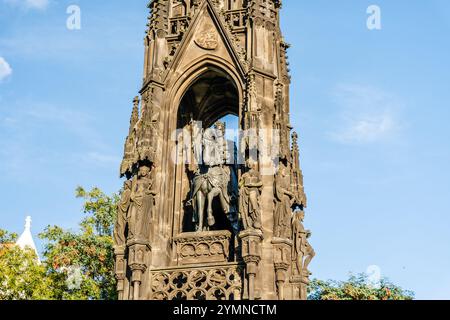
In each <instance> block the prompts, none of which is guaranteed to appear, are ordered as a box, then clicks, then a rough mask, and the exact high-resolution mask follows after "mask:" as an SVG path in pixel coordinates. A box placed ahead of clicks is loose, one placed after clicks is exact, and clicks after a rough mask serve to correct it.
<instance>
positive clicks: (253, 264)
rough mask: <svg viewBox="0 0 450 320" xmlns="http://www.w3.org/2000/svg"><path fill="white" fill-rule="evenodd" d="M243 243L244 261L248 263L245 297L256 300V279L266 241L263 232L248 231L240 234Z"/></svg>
mask: <svg viewBox="0 0 450 320" xmlns="http://www.w3.org/2000/svg"><path fill="white" fill-rule="evenodd" d="M239 238H240V239H241V241H242V259H243V260H244V262H245V263H246V272H245V273H246V286H245V288H244V296H245V297H246V298H248V299H249V300H255V278H256V274H257V273H258V266H259V262H260V261H261V244H262V241H263V240H264V237H263V233H262V232H261V230H255V229H248V230H245V231H242V232H241V233H240V234H239Z"/></svg>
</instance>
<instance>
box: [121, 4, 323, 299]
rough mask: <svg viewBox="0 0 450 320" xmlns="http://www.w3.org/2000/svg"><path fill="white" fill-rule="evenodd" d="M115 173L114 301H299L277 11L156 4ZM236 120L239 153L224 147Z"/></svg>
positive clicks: (300, 236) (305, 273)
mask: <svg viewBox="0 0 450 320" xmlns="http://www.w3.org/2000/svg"><path fill="white" fill-rule="evenodd" d="M149 9H150V12H151V13H150V16H149V22H148V30H147V32H146V37H145V65H144V80H143V85H142V89H141V91H140V97H136V98H135V99H134V101H133V111H132V115H131V121H130V129H129V134H128V137H127V138H126V141H125V154H124V158H123V162H122V165H121V168H120V173H121V176H122V177H125V178H126V181H125V183H124V187H123V192H122V198H121V201H120V204H119V207H118V219H117V223H116V228H115V232H114V242H115V261H116V266H115V274H116V277H117V280H118V284H117V290H118V293H119V299H123V300H147V299H152V300H174V299H177V300H182V299H188V300H200V299H215V300H220V299H224V300H241V299H243V300H244V299H245V300H257V299H271V300H274V299H280V300H288V299H292V300H298V299H306V294H307V285H308V282H309V276H310V272H309V270H308V265H309V263H310V261H311V259H312V258H313V257H314V254H315V253H314V250H313V249H312V247H311V246H310V244H309V242H308V239H309V237H310V235H311V233H310V231H308V230H305V228H304V226H303V219H304V209H305V208H306V196H305V194H304V189H303V175H302V171H301V169H300V166H299V149H298V136H297V134H296V133H292V132H291V131H292V127H291V126H290V122H289V109H290V107H289V85H290V76H289V70H288V62H287V56H286V50H287V49H288V47H289V45H288V44H287V43H286V42H284V40H283V37H282V34H281V30H280V21H279V19H280V9H281V0H152V1H150V3H149ZM226 115H235V116H237V117H239V132H240V133H243V134H239V139H238V143H233V142H231V143H230V141H228V140H227V139H226V138H225V133H226V128H225V123H223V122H220V121H219V120H220V119H222V118H223V117H224V116H226Z"/></svg>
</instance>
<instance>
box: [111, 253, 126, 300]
mask: <svg viewBox="0 0 450 320" xmlns="http://www.w3.org/2000/svg"><path fill="white" fill-rule="evenodd" d="M114 256H115V273H116V279H117V293H118V299H119V300H128V296H126V295H125V294H124V291H125V279H126V273H127V261H126V259H125V247H123V246H118V247H115V248H114Z"/></svg>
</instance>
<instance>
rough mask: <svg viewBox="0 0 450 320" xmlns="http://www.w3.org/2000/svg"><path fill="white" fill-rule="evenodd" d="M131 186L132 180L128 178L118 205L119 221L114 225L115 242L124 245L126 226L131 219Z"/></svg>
mask: <svg viewBox="0 0 450 320" xmlns="http://www.w3.org/2000/svg"><path fill="white" fill-rule="evenodd" d="M131 188H132V181H130V180H127V181H125V182H124V184H123V192H122V196H121V198H120V202H119V204H118V205H117V221H116V225H115V227H114V244H115V245H116V246H119V247H122V246H125V244H126V240H127V239H126V238H127V235H126V234H125V232H126V226H127V223H128V221H129V216H128V214H129V209H130V203H131Z"/></svg>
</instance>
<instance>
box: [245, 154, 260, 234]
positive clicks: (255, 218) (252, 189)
mask: <svg viewBox="0 0 450 320" xmlns="http://www.w3.org/2000/svg"><path fill="white" fill-rule="evenodd" d="M247 165H248V167H249V168H250V170H249V171H248V172H246V173H244V174H243V175H242V177H241V179H240V182H239V212H240V214H241V216H242V223H243V225H244V229H249V228H251V229H261V228H262V224H261V208H260V205H259V201H260V197H261V188H262V186H263V184H262V181H261V176H260V174H259V172H258V171H257V169H256V163H255V162H254V161H252V160H249V161H248V162H247Z"/></svg>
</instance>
